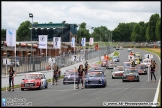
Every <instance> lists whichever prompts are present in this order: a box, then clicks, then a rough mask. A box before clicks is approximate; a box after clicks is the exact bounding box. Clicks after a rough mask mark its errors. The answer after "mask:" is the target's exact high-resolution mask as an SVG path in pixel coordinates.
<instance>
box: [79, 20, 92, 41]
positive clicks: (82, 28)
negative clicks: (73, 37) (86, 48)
mask: <svg viewBox="0 0 162 108" xmlns="http://www.w3.org/2000/svg"><path fill="white" fill-rule="evenodd" d="M77 36H78V40H79V42H80V41H81V38H83V37H84V38H86V42H88V41H89V38H90V34H89V30H88V29H86V23H85V22H83V23H81V24H80V25H79V30H78V31H77Z"/></svg>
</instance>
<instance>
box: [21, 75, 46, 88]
mask: <svg viewBox="0 0 162 108" xmlns="http://www.w3.org/2000/svg"><path fill="white" fill-rule="evenodd" d="M20 88H21V90H22V91H24V89H42V88H48V81H47V79H46V77H45V75H44V74H43V73H28V74H25V77H24V78H23V79H22V82H21V84H20Z"/></svg>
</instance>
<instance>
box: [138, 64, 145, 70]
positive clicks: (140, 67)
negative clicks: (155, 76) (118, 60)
mask: <svg viewBox="0 0 162 108" xmlns="http://www.w3.org/2000/svg"><path fill="white" fill-rule="evenodd" d="M138 69H146V66H144V65H139V66H138Z"/></svg>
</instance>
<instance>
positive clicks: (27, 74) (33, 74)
mask: <svg viewBox="0 0 162 108" xmlns="http://www.w3.org/2000/svg"><path fill="white" fill-rule="evenodd" d="M28 74H33V75H34V74H43V73H40V72H33V73H27V74H26V75H28Z"/></svg>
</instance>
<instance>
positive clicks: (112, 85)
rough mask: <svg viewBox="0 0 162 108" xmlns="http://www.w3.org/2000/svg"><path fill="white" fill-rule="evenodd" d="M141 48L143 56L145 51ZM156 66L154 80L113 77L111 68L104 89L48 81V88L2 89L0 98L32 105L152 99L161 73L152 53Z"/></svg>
mask: <svg viewBox="0 0 162 108" xmlns="http://www.w3.org/2000/svg"><path fill="white" fill-rule="evenodd" d="M133 51H140V52H141V54H142V56H143V58H144V54H147V53H148V52H145V51H141V50H138V49H133ZM119 53H120V56H119V58H120V62H119V63H117V65H123V62H124V61H128V54H129V52H128V51H127V49H123V50H119ZM153 60H155V61H156V63H157V65H158V68H157V70H156V73H155V75H156V77H157V82H148V76H147V75H140V82H122V80H121V79H112V78H111V70H112V69H105V67H103V69H104V70H105V75H106V78H107V87H106V88H87V89H81V85H80V89H79V90H78V89H77V90H74V84H67V85H63V83H62V80H59V83H58V85H52V86H51V84H49V86H48V89H42V90H28V91H21V90H20V89H15V91H14V92H11V91H10V92H8V91H3V92H2V98H11V99H14V98H18V99H23V98H25V99H27V102H32V106H103V102H120V101H122V102H125V101H128V102H153V100H154V96H155V92H156V89H157V86H158V82H159V78H160V76H161V74H160V70H161V69H160V61H159V58H158V57H157V56H156V55H154V58H153Z"/></svg>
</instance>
